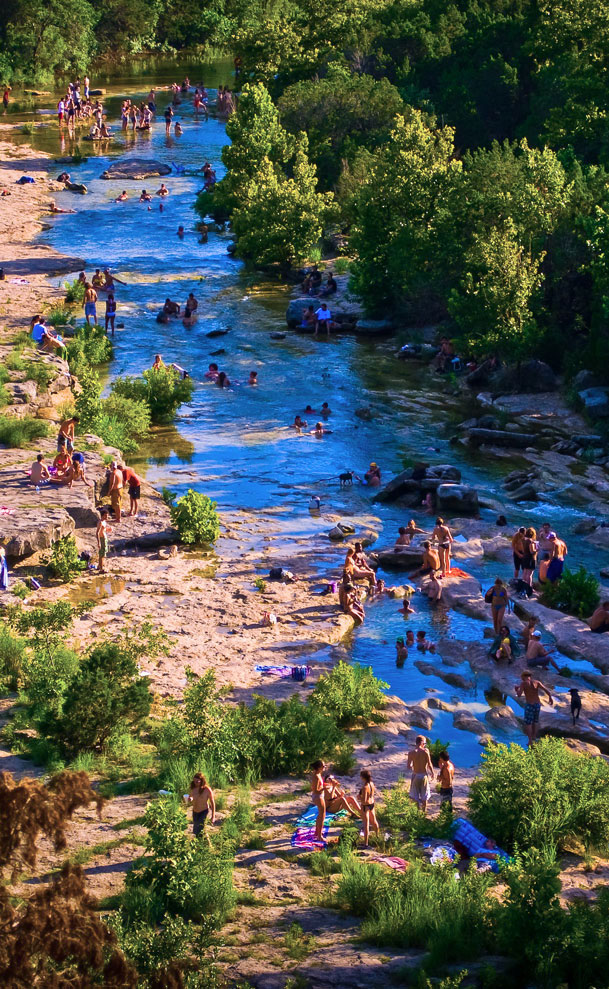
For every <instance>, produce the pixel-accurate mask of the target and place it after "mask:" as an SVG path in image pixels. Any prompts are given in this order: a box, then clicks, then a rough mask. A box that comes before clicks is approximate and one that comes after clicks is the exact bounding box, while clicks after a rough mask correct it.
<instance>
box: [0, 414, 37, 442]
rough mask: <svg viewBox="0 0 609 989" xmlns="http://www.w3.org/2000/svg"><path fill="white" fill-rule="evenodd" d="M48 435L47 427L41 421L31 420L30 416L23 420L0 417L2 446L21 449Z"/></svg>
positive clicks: (0, 440)
mask: <svg viewBox="0 0 609 989" xmlns="http://www.w3.org/2000/svg"><path fill="white" fill-rule="evenodd" d="M48 435H49V427H48V425H47V423H46V422H44V421H43V420H42V419H33V418H31V417H30V416H26V418H25V419H12V418H10V417H9V416H0V445H2V446H10V447H22V446H25V444H26V443H31V442H32V440H37V439H40V438H41V437H42V436H48Z"/></svg>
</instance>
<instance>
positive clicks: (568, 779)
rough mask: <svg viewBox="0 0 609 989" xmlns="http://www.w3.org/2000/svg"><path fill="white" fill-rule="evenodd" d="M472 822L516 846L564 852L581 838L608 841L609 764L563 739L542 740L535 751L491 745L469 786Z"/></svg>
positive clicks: (591, 843) (597, 843)
mask: <svg viewBox="0 0 609 989" xmlns="http://www.w3.org/2000/svg"><path fill="white" fill-rule="evenodd" d="M469 807H470V812H471V816H472V820H473V821H474V823H475V824H476V826H477V827H479V828H480V830H481V831H483V832H484V833H485V834H487V835H489V837H491V838H494V839H495V841H496V842H497V843H498V844H499V845H502V846H503V847H505V848H507V849H508V850H511V849H513V848H514V846H515V845H516V844H518V845H519V846H520V847H521V848H531V847H535V848H542V847H544V846H545V845H549V846H552V847H555V848H557V849H560V850H563V849H565V848H566V847H567V846H568V845H569V844H571V843H573V842H574V841H575V842H581V843H582V844H583V845H584V846H586V847H606V845H607V842H609V766H608V765H607V763H605V762H604V760H602V759H595V758H593V757H591V756H587V755H579V754H577V753H575V752H572V751H571V750H570V749H568V748H567V747H566V746H565V745H564V744H563V742H562V741H561V740H560V739H556V738H542V739H540V741H538V742H537V743H536V744H535V745H534V746H533V747H532V748H530V749H527V750H525V749H521V748H520V746H518V745H512V746H509V747H508V746H506V745H490V746H488V748H487V749H486V750H485V751H484V753H483V756H482V766H481V769H480V775H479V776H478V777H477V778H476V779H475V780H474V781H473V783H472V784H471V787H470V797H469Z"/></svg>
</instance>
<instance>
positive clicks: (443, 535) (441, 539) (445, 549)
mask: <svg viewBox="0 0 609 989" xmlns="http://www.w3.org/2000/svg"><path fill="white" fill-rule="evenodd" d="M431 538H432V541H433V540H434V539H435V540H437V543H438V555H439V557H440V566H441V567H442V576H443V577H446V575H447V574H449V573H450V544H451V543H452V542H453V537H452V533H451V531H450V529H449V528H448V526H447V525H445V523H444V519H441V518H437V519H436V525H435V529H434V531H433V532H432V534H431Z"/></svg>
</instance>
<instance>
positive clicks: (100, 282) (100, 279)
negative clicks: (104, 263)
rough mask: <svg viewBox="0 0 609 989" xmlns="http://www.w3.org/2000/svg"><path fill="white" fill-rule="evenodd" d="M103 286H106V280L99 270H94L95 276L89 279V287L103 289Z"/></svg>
mask: <svg viewBox="0 0 609 989" xmlns="http://www.w3.org/2000/svg"><path fill="white" fill-rule="evenodd" d="M105 284H106V280H105V278H104V276H103V275H102V273H101V268H96V269H95V274H94V275H93V278H92V279H91V285H92V286H93V288H104V287H105Z"/></svg>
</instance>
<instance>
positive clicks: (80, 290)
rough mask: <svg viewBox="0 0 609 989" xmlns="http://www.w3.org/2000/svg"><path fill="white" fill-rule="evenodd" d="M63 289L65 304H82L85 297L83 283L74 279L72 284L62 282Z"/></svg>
mask: <svg viewBox="0 0 609 989" xmlns="http://www.w3.org/2000/svg"><path fill="white" fill-rule="evenodd" d="M63 287H64V289H65V292H66V302H67V303H68V304H71V303H73V302H82V301H83V299H84V297H85V283H84V282H80V281H79V280H78V278H75V279H74V281H73V282H64V283H63Z"/></svg>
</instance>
